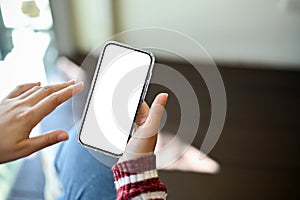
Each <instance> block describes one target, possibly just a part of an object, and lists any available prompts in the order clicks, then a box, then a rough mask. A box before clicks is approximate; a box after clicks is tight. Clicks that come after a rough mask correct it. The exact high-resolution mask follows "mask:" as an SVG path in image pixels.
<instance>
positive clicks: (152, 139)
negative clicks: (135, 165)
mask: <svg viewBox="0 0 300 200" xmlns="http://www.w3.org/2000/svg"><path fill="white" fill-rule="evenodd" d="M167 100H168V94H166V93H160V94H158V95H157V96H156V98H155V100H154V101H153V103H152V105H151V109H150V108H149V106H148V105H147V103H146V102H143V103H142V105H141V108H140V110H139V114H138V116H137V119H136V126H137V127H136V131H135V133H134V134H133V136H132V137H131V139H130V140H129V142H128V144H127V146H126V149H125V152H124V154H123V156H122V157H121V158H120V159H119V162H122V161H125V160H131V159H137V158H139V157H141V156H144V155H147V154H152V153H153V152H154V149H155V146H156V142H157V135H158V129H159V126H160V121H161V118H162V115H163V111H164V108H165V105H166V103H167Z"/></svg>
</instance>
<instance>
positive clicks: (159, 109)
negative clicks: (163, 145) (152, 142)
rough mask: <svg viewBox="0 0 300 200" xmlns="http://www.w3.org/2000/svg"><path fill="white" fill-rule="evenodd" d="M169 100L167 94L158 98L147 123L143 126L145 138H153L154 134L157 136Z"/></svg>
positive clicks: (161, 94) (152, 106)
mask: <svg viewBox="0 0 300 200" xmlns="http://www.w3.org/2000/svg"><path fill="white" fill-rule="evenodd" d="M167 100H168V94H167V93H160V94H159V95H157V96H156V98H155V100H154V101H153V103H152V105H151V109H150V112H149V114H148V117H147V119H146V122H145V124H144V125H143V129H144V130H145V131H144V132H145V133H144V135H143V137H151V136H153V134H156V133H157V132H158V129H159V126H160V122H161V118H162V116H163V113H164V109H165V106H166V103H167ZM148 134H150V135H148Z"/></svg>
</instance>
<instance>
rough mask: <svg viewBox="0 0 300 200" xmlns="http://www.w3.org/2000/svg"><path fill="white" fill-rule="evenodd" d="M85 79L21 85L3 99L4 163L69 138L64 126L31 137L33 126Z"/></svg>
mask: <svg viewBox="0 0 300 200" xmlns="http://www.w3.org/2000/svg"><path fill="white" fill-rule="evenodd" d="M82 88H83V83H82V82H80V83H75V81H74V80H72V81H69V82H66V83H60V84H55V85H48V86H44V87H41V86H40V83H28V84H23V85H20V86H18V87H17V88H16V89H15V90H13V91H12V92H11V93H10V94H9V95H8V96H7V97H6V98H5V99H3V100H2V101H1V103H0V118H1V120H0V163H4V162H9V161H12V160H16V159H19V158H22V157H26V156H28V155H30V154H32V153H33V152H36V151H38V150H40V149H43V148H45V147H47V146H50V145H53V144H56V143H58V142H61V141H65V140H67V139H68V134H67V132H66V131H64V130H53V131H50V132H47V133H44V134H42V135H40V136H37V137H32V138H31V137H30V132H31V130H32V129H33V128H34V127H35V126H36V125H37V124H38V123H39V122H40V121H41V120H42V119H43V118H44V117H45V116H46V115H48V114H49V113H50V112H52V111H53V110H54V109H55V108H56V107H57V106H59V105H60V104H62V103H63V102H65V101H66V100H68V99H69V98H71V97H72V96H74V95H76V94H78V93H79V92H80V91H81V90H82Z"/></svg>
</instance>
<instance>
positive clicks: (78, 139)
mask: <svg viewBox="0 0 300 200" xmlns="http://www.w3.org/2000/svg"><path fill="white" fill-rule="evenodd" d="M109 45H116V46H120V47H123V48H127V49H130V50H133V51H138V52H141V53H145V54H147V55H148V56H149V57H150V63H149V68H148V72H147V75H146V78H145V81H144V84H143V89H142V92H141V96H140V98H139V103H138V105H137V109H136V111H135V115H134V120H133V121H132V124H131V128H130V132H129V135H128V139H127V143H128V141H129V140H130V138H131V136H132V133H133V131H134V127H135V120H136V117H137V113H138V110H139V108H140V106H141V103H142V102H143V101H144V99H145V96H146V93H147V90H148V86H149V83H150V79H151V76H152V70H153V66H154V62H155V57H154V55H153V54H152V53H151V52H147V51H144V50H141V49H138V48H135V47H132V46H129V45H125V44H122V43H119V42H116V41H108V42H106V43H105V45H104V47H103V50H102V52H101V55H100V57H99V59H98V62H97V67H96V69H95V72H94V76H93V80H92V83H91V88H90V90H89V94H88V98H87V102H86V104H85V107H84V111H83V116H82V118H81V120H80V125H79V130H78V133H77V141H78V143H79V144H81V145H82V146H84V147H86V148H88V149H92V150H94V151H95V150H96V151H100V152H102V153H105V154H108V155H112V156H115V157H120V156H122V155H123V153H122V154H115V153H113V152H110V151H107V150H105V149H101V148H98V147H94V146H91V145H89V144H86V143H84V142H83V141H82V140H81V138H80V135H81V131H82V129H83V126H84V122H85V118H86V115H87V112H88V109H89V105H90V102H91V99H92V97H93V93H94V89H95V85H96V82H97V78H98V75H99V71H100V67H101V63H102V60H103V57H104V54H105V50H106V48H107V47H108V46H109Z"/></svg>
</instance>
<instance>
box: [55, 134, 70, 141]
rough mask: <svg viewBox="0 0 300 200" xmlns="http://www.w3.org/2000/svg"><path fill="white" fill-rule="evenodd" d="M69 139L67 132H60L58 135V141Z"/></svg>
mask: <svg viewBox="0 0 300 200" xmlns="http://www.w3.org/2000/svg"><path fill="white" fill-rule="evenodd" d="M68 139H69V136H68V134H67V133H60V134H59V135H58V136H57V141H59V142H61V141H65V140H68Z"/></svg>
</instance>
